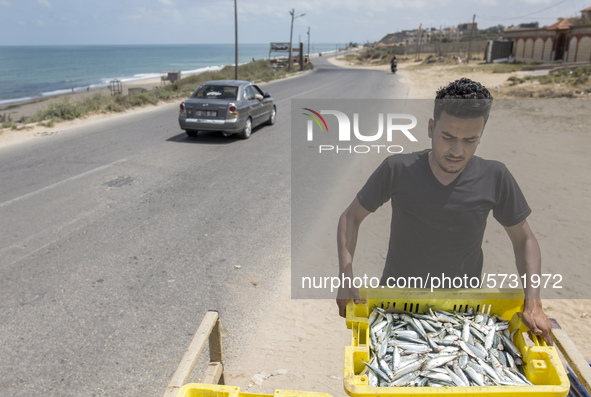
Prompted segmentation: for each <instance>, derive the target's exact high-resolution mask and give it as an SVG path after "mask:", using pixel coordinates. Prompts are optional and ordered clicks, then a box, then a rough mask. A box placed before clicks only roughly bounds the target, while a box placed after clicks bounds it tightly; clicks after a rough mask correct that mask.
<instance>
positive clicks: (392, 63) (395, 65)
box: [390, 55, 398, 73]
mask: <svg viewBox="0 0 591 397" xmlns="http://www.w3.org/2000/svg"><path fill="white" fill-rule="evenodd" d="M390 69H391V70H392V73H394V72H396V70H397V69H398V60H397V59H396V55H394V57H392V60H391V61H390Z"/></svg>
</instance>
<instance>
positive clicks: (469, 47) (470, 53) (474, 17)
mask: <svg viewBox="0 0 591 397" xmlns="http://www.w3.org/2000/svg"><path fill="white" fill-rule="evenodd" d="M475 20H476V14H474V16H473V17H472V29H470V42H469V43H468V59H467V60H466V63H470V57H471V56H472V36H473V33H474V21H475Z"/></svg>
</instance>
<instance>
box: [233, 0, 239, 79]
mask: <svg viewBox="0 0 591 397" xmlns="http://www.w3.org/2000/svg"><path fill="white" fill-rule="evenodd" d="M236 1H237V0H234V80H238V7H237V6H236Z"/></svg>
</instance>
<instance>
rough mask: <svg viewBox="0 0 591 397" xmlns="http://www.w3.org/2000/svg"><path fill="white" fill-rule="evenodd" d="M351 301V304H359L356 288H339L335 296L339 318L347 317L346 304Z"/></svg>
mask: <svg viewBox="0 0 591 397" xmlns="http://www.w3.org/2000/svg"><path fill="white" fill-rule="evenodd" d="M351 299H353V302H354V303H355V304H356V305H358V304H360V303H361V299H359V290H358V289H357V288H354V287H351V288H339V292H338V295H337V306H338V307H339V315H340V316H341V317H346V316H347V303H349V301H350V300H351Z"/></svg>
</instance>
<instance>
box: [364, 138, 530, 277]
mask: <svg viewBox="0 0 591 397" xmlns="http://www.w3.org/2000/svg"><path fill="white" fill-rule="evenodd" d="M429 152H430V150H429V149H427V150H424V151H421V152H415V153H408V154H396V155H393V156H390V157H388V158H386V159H385V160H384V162H383V163H382V164H381V165H380V166H379V167H378V168H377V169H376V170H375V171H374V173H373V174H372V175H371V176H370V178H369V179H368V181H367V182H366V184H365V185H364V186H363V188H362V189H361V190H360V191H359V193H358V194H357V199H358V200H359V202H360V203H361V205H362V206H363V207H364V208H365V209H367V210H368V211H370V212H374V211H375V210H377V209H378V207H380V206H381V205H382V204H384V203H385V202H386V201H388V200H391V203H392V220H391V223H390V243H389V247H388V256H387V258H386V266H385V267H384V272H383V275H382V283H383V284H385V283H386V281H385V280H386V279H387V278H388V277H427V275H428V274H431V276H438V277H439V276H441V274H442V273H445V276H446V277H464V276H468V277H480V276H481V273H482V264H483V255H482V239H483V236H484V229H485V227H486V220H487V217H488V214H489V212H490V211H491V210H492V211H493V216H494V218H495V219H496V220H497V221H499V223H501V225H503V226H514V225H516V224H518V223H520V222H521V221H523V220H524V219H526V218H527V217H528V215H529V214H530V213H531V209H530V207H529V206H528V204H527V201H526V200H525V197H524V196H523V193H522V192H521V189H519V186H518V185H517V182H516V181H515V179H514V178H513V176H512V175H511V173H510V172H509V170H507V168H506V167H505V165H504V164H502V163H500V162H498V161H492V160H484V159H482V158H480V157H477V156H473V157H472V158H471V159H470V161H469V162H468V164H467V165H466V167H465V168H464V169H463V170H462V172H461V173H460V175H458V177H457V178H456V179H455V180H454V181H453V182H452V183H450V184H449V185H447V186H444V185H442V184H441V183H440V182H439V181H438V180H437V178H436V177H435V175H433V172H432V171H431V168H430V166H429V158H428V154H429Z"/></svg>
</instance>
